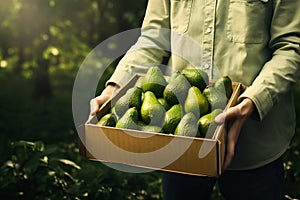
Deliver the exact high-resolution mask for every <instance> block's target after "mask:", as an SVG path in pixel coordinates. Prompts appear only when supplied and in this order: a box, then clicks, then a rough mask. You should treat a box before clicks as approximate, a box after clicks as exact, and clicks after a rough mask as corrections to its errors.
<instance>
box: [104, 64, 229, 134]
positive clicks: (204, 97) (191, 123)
mask: <svg viewBox="0 0 300 200" xmlns="http://www.w3.org/2000/svg"><path fill="white" fill-rule="evenodd" d="M231 94H232V82H231V79H230V78H229V77H228V76H224V77H221V78H219V79H217V80H215V81H210V80H209V78H208V75H207V74H206V72H204V71H202V70H200V69H196V68H186V69H183V70H182V71H177V72H174V73H173V74H172V76H171V77H169V78H167V77H165V76H164V75H163V73H162V71H161V70H160V68H159V67H158V66H152V67H150V68H149V69H148V71H147V73H146V74H145V76H140V77H139V79H138V80H137V81H136V83H135V85H134V87H132V88H130V89H128V90H127V91H126V93H125V94H124V95H123V96H121V97H120V98H119V99H117V100H116V102H115V104H114V105H112V106H111V107H112V108H111V110H110V112H109V113H107V114H106V115H104V116H103V117H102V118H101V119H100V120H99V122H98V125H101V126H110V127H116V128H123V129H133V130H140V131H147V132H158V133H166V134H174V135H181V136H191V137H205V136H206V135H207V134H208V132H210V133H212V132H214V130H215V128H216V124H215V123H214V118H215V117H216V116H217V115H218V114H220V113H221V112H222V111H223V109H224V108H225V106H226V104H227V102H228V100H229V98H230V96H231Z"/></svg>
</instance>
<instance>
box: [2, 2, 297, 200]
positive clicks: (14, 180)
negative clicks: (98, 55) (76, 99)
mask: <svg viewBox="0 0 300 200" xmlns="http://www.w3.org/2000/svg"><path fill="white" fill-rule="evenodd" d="M146 4H147V0H139V1H136V0H127V1H122V0H63V1H58V0H26V1H25V0H1V6H0V85H1V89H0V143H1V144H0V197H1V199H2V198H6V199H8V198H9V199H101V200H106V199H107V200H108V199H109V200H116V199H128V200H129V199H131V200H132V199H137V200H142V199H162V195H161V180H160V174H159V173H160V172H152V173H146V174H129V173H124V172H119V171H116V170H114V169H111V168H108V167H106V166H105V165H103V164H102V163H100V162H93V161H87V160H86V159H85V158H83V157H81V156H80V155H79V150H78V136H77V132H76V129H75V127H74V122H73V116H72V89H73V83H74V80H75V77H76V74H77V70H78V68H79V66H80V65H81V63H82V62H83V60H84V59H85V57H86V56H87V55H88V54H89V52H90V51H91V50H92V49H93V48H94V47H96V46H97V45H98V44H99V43H101V42H102V41H103V40H105V39H107V38H108V37H110V36H113V35H115V34H117V33H120V32H122V31H125V30H128V29H132V28H138V27H140V25H141V23H142V19H143V16H144V12H145V8H146ZM114 67H115V63H112V64H111V66H110V67H109V68H108V70H107V72H106V73H105V76H103V77H102V79H101V80H100V81H99V86H98V88H99V89H98V91H99V92H100V91H101V90H102V89H103V87H104V83H105V81H106V80H107V78H108V77H109V76H110V75H111V73H112V72H113V71H114ZM294 90H295V103H296V110H297V114H298V116H299V113H300V84H297V85H296V86H295V89H294ZM299 121H300V118H299V117H298V118H297V122H298V126H297V130H296V135H295V137H294V139H293V141H292V143H291V145H290V147H289V149H288V151H287V152H286V154H285V155H284V162H285V176H286V178H285V185H284V188H283V190H284V194H285V199H299V198H300V174H299V173H300V155H299V154H300V135H299V134H300V129H299V127H300V123H299ZM212 199H222V198H221V197H220V194H219V190H218V188H217V186H216V187H215V190H214V194H213V197H212Z"/></svg>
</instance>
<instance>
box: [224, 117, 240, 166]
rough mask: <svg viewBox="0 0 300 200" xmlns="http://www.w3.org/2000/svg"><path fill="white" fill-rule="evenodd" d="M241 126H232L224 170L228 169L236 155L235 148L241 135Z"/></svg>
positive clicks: (229, 132) (234, 124)
mask: <svg viewBox="0 0 300 200" xmlns="http://www.w3.org/2000/svg"><path fill="white" fill-rule="evenodd" d="M240 130H241V126H240V123H239V122H236V123H233V124H232V126H230V128H229V130H228V134H227V137H228V138H227V144H226V157H225V161H224V167H223V169H224V170H225V169H227V168H228V167H229V166H230V164H231V162H232V159H233V157H234V154H235V146H236V143H237V140H238V137H239V134H240Z"/></svg>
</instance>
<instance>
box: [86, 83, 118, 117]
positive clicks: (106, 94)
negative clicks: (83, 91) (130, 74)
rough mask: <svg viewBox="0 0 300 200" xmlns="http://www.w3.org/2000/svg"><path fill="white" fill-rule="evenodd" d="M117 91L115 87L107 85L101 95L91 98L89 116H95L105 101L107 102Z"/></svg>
mask: <svg viewBox="0 0 300 200" xmlns="http://www.w3.org/2000/svg"><path fill="white" fill-rule="evenodd" d="M118 89H119V87H118V86H117V85H107V87H106V88H105V89H104V90H103V92H102V93H101V95H99V96H97V97H95V98H93V99H92V100H91V101H90V115H91V116H93V115H95V114H96V113H97V112H98V111H99V109H100V107H101V106H102V105H103V104H104V103H105V102H106V101H107V100H109V99H110V98H111V97H112V95H113V94H114V92H116V91H117V90H118Z"/></svg>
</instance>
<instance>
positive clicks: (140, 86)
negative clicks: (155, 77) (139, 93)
mask: <svg viewBox="0 0 300 200" xmlns="http://www.w3.org/2000/svg"><path fill="white" fill-rule="evenodd" d="M144 78H145V77H144V76H140V77H139V78H138V79H137V81H136V82H135V84H134V86H135V87H138V88H142V85H143V82H144Z"/></svg>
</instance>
